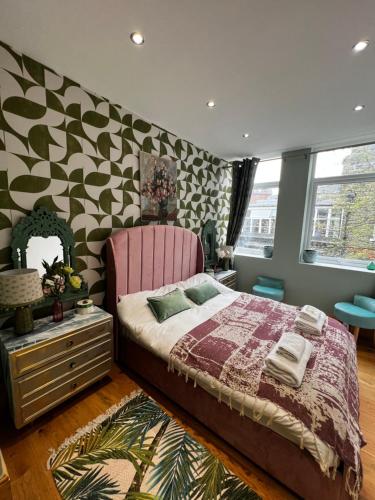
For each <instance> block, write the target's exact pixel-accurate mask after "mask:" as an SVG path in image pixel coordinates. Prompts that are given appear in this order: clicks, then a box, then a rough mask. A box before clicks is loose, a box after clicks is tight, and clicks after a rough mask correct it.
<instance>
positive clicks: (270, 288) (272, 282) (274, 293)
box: [252, 276, 284, 302]
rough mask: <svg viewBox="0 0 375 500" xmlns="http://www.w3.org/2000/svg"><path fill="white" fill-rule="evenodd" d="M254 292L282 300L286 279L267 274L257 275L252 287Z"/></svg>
mask: <svg viewBox="0 0 375 500" xmlns="http://www.w3.org/2000/svg"><path fill="white" fill-rule="evenodd" d="M252 294H253V295H257V296H258V297H264V298H266V299H272V300H277V302H281V301H282V300H283V298H284V281H283V280H280V279H277V278H268V277H267V276H257V281H256V284H255V285H254V286H253V288H252Z"/></svg>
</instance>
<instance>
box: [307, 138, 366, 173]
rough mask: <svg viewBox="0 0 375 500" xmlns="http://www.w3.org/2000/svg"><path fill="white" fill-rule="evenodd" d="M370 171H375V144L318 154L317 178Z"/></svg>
mask: <svg viewBox="0 0 375 500" xmlns="http://www.w3.org/2000/svg"><path fill="white" fill-rule="evenodd" d="M368 173H375V144H370V145H368V146H358V147H355V148H345V149H335V150H334V151H326V152H324V153H318V154H317V155H316V165H315V179H319V178H324V177H334V176H338V175H339V176H341V175H353V174H368Z"/></svg>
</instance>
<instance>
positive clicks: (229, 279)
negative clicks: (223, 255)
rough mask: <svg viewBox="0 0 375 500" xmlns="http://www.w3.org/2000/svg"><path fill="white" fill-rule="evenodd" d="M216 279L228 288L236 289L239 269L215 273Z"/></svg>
mask: <svg viewBox="0 0 375 500" xmlns="http://www.w3.org/2000/svg"><path fill="white" fill-rule="evenodd" d="M214 278H215V280H217V281H219V282H220V283H222V284H223V285H225V286H227V287H228V288H232V289H233V290H235V289H236V282H237V271H234V269H229V271H218V272H217V273H215V274H214Z"/></svg>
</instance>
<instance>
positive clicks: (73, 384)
mask: <svg viewBox="0 0 375 500" xmlns="http://www.w3.org/2000/svg"><path fill="white" fill-rule="evenodd" d="M77 387H78V384H77V382H73V383H72V385H71V386H70V388H71V389H72V391H73V390H74V389H77Z"/></svg>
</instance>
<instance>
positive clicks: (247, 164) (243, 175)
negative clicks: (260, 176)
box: [227, 158, 259, 247]
mask: <svg viewBox="0 0 375 500" xmlns="http://www.w3.org/2000/svg"><path fill="white" fill-rule="evenodd" d="M258 163H259V158H251V159H250V158H245V159H244V160H242V161H241V162H238V161H237V162H233V167H232V195H231V200H230V213H229V223H228V231H227V245H230V246H233V247H235V246H236V244H237V240H238V238H239V236H240V234H241V229H242V226H243V223H244V220H245V215H246V211H247V207H248V206H249V201H250V196H251V192H252V190H253V184H254V177H255V172H256V170H257V165H258Z"/></svg>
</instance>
